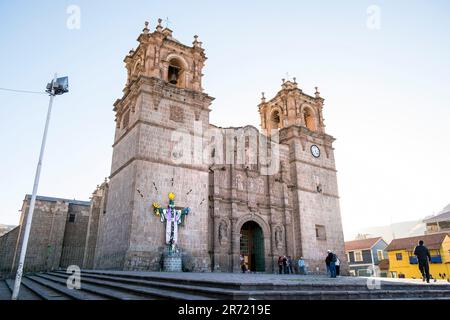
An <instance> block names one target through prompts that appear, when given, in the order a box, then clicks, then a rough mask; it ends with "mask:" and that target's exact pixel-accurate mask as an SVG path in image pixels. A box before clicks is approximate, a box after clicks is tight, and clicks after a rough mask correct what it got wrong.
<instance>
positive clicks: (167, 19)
mask: <svg viewBox="0 0 450 320" xmlns="http://www.w3.org/2000/svg"><path fill="white" fill-rule="evenodd" d="M164 22H165V23H166V28H167V29H170V28H169V24H170V23H172V21H170V20H169V17H166V19H165V20H164Z"/></svg>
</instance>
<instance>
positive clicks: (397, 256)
mask: <svg viewBox="0 0 450 320" xmlns="http://www.w3.org/2000/svg"><path fill="white" fill-rule="evenodd" d="M395 258H396V259H397V261H401V260H403V255H402V253H401V252H400V253H396V254H395Z"/></svg>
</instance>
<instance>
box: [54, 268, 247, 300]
mask: <svg viewBox="0 0 450 320" xmlns="http://www.w3.org/2000/svg"><path fill="white" fill-rule="evenodd" d="M48 274H52V275H59V276H63V277H64V276H65V272H62V271H56V272H51V273H48ZM81 276H82V281H85V280H88V279H98V280H106V281H113V282H116V283H127V284H132V285H138V286H142V287H147V288H155V289H156V288H158V289H160V290H170V291H176V292H181V293H186V294H190V295H196V296H197V295H200V296H203V297H206V298H214V299H233V298H234V297H235V296H238V295H240V294H241V292H240V291H239V290H230V289H223V288H220V287H219V288H212V287H203V286H198V285H183V284H178V283H169V282H167V281H164V282H159V281H149V280H141V279H134V278H126V277H120V276H105V275H97V274H86V273H82V274H81Z"/></svg>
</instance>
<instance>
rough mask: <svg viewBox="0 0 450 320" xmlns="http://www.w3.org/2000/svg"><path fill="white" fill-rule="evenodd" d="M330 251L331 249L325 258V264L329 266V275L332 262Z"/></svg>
mask: <svg viewBox="0 0 450 320" xmlns="http://www.w3.org/2000/svg"><path fill="white" fill-rule="evenodd" d="M330 253H331V250H328V251H327V257H326V258H325V265H326V266H327V275H330V262H331V258H330Z"/></svg>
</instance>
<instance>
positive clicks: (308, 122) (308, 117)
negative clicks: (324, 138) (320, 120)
mask: <svg viewBox="0 0 450 320" xmlns="http://www.w3.org/2000/svg"><path fill="white" fill-rule="evenodd" d="M303 120H304V122H305V126H306V127H307V128H308V129H309V130H311V131H316V119H315V118H314V113H313V111H312V110H311V109H310V108H305V109H304V110H303Z"/></svg>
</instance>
